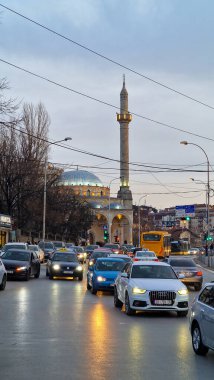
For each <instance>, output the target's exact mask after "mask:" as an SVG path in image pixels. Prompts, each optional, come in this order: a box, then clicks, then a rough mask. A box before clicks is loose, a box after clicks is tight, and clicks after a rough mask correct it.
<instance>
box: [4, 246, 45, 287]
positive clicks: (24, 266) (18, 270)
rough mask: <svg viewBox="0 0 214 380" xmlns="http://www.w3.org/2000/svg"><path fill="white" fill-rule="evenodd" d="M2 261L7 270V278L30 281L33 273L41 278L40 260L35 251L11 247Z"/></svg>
mask: <svg viewBox="0 0 214 380" xmlns="http://www.w3.org/2000/svg"><path fill="white" fill-rule="evenodd" d="M2 261H3V264H4V266H5V269H6V271H7V278H8V279H10V278H16V279H18V278H20V279H23V280H25V281H28V280H29V279H30V277H31V276H32V275H33V276H34V277H35V278H39V275H40V261H39V258H38V256H37V254H36V253H35V252H32V251H28V250H21V249H9V250H7V251H6V252H5V253H4V254H3V256H2Z"/></svg>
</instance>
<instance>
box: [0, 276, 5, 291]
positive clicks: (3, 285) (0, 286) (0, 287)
mask: <svg viewBox="0 0 214 380" xmlns="http://www.w3.org/2000/svg"><path fill="white" fill-rule="evenodd" d="M6 283H7V276H6V274H4V276H3V279H2V283H1V285H0V290H4V289H5V287H6Z"/></svg>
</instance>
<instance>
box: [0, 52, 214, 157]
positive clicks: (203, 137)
mask: <svg viewBox="0 0 214 380" xmlns="http://www.w3.org/2000/svg"><path fill="white" fill-rule="evenodd" d="M0 62H3V63H5V64H7V65H9V66H11V67H14V68H16V69H18V70H20V71H23V72H25V73H27V74H29V75H31V76H34V77H36V78H39V79H42V80H44V81H46V82H48V83H51V84H54V85H55V86H58V87H60V88H63V89H65V90H68V91H70V92H72V93H75V94H77V95H80V96H83V97H85V98H87V99H90V100H92V101H95V102H97V103H100V104H103V105H106V106H108V107H111V108H114V109H116V110H120V108H119V107H118V106H115V105H114V104H111V103H109V102H106V101H104V100H101V99H98V98H95V97H93V96H90V95H88V94H85V93H83V92H81V91H77V90H74V89H72V88H71V87H68V86H66V85H63V84H60V83H58V82H56V81H54V80H51V79H49V78H47V77H44V76H42V75H39V74H36V73H34V72H32V71H30V70H27V69H25V68H23V67H20V66H18V65H15V64H14V63H11V62H9V61H6V60H4V59H2V58H0ZM121 111H123V110H121ZM130 113H131V114H132V115H134V116H136V117H139V118H141V119H144V120H147V121H149V122H151V123H154V124H157V125H159V126H162V127H166V128H169V129H172V130H174V131H178V132H182V133H185V134H188V135H191V136H195V137H198V138H201V139H204V140H208V141H214V139H213V138H211V137H207V136H203V135H199V134H197V133H194V132H190V131H187V130H185V129H181V128H177V127H173V126H172V125H169V124H166V123H163V122H161V121H158V120H155V119H151V118H149V117H147V116H143V115H140V114H138V113H135V112H132V111H131V112H130ZM100 157H102V156H100Z"/></svg>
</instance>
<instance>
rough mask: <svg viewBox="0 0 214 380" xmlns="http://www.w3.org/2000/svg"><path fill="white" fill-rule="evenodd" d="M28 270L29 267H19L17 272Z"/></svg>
mask: <svg viewBox="0 0 214 380" xmlns="http://www.w3.org/2000/svg"><path fill="white" fill-rule="evenodd" d="M26 269H27V267H18V268H16V271H17V272H20V271H22V270H26Z"/></svg>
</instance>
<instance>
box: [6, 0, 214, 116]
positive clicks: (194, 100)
mask: <svg viewBox="0 0 214 380" xmlns="http://www.w3.org/2000/svg"><path fill="white" fill-rule="evenodd" d="M0 6H1V7H2V8H4V9H7V10H8V11H10V12H12V13H14V14H16V15H17V16H20V17H22V18H23V19H25V20H27V21H30V22H31V23H33V24H35V25H37V26H39V27H41V28H43V29H45V30H47V31H48V32H50V33H53V34H55V35H56V36H58V37H60V38H63V39H64V40H66V41H68V42H71V43H72V44H74V45H76V46H79V47H80V48H82V49H84V50H86V51H88V52H90V53H92V54H95V55H96V56H98V57H100V58H102V59H104V60H106V61H108V62H111V63H113V64H114V65H117V66H119V67H121V68H123V69H125V70H127V71H130V72H131V73H133V74H136V75H138V76H140V77H142V78H144V79H146V80H148V81H150V82H152V83H155V84H156V85H158V86H161V87H163V88H165V89H167V90H169V91H172V92H174V93H176V94H178V95H181V96H183V97H185V98H187V99H189V100H191V101H193V102H195V103H198V104H200V105H202V106H204V107H207V108H210V109H214V107H213V106H211V105H209V104H207V103H205V102H202V101H201V100H198V99H196V98H194V97H192V96H190V95H187V94H185V93H183V92H181V91H179V90H176V89H174V88H172V87H170V86H168V85H166V84H164V83H161V82H159V81H157V80H155V79H152V78H150V77H148V76H147V75H144V74H142V73H140V72H138V71H136V70H135V69H132V68H131V67H128V66H125V65H123V64H122V63H120V62H117V61H115V60H114V59H112V58H109V57H107V56H105V55H103V54H101V53H99V52H97V51H95V50H93V49H91V48H89V47H87V46H85V45H82V44H80V43H79V42H77V41H74V40H72V39H71V38H69V37H66V36H64V35H63V34H61V33H59V32H57V31H55V30H54V29H51V28H49V27H47V26H45V25H43V24H41V23H39V22H38V21H35V20H33V19H31V18H29V17H27V16H25V15H23V14H22V13H19V12H17V11H15V10H14V9H12V8H9V7H7V6H5V5H3V4H0Z"/></svg>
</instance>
